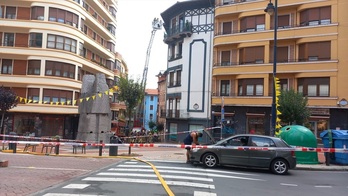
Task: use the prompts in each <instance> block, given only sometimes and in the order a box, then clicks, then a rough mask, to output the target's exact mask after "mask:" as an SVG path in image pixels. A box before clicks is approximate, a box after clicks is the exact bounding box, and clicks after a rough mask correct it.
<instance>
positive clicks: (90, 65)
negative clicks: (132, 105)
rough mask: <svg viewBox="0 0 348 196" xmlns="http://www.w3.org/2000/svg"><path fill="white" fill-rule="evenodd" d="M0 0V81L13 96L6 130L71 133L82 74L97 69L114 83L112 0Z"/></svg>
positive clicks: (73, 133) (74, 127) (114, 8)
mask: <svg viewBox="0 0 348 196" xmlns="http://www.w3.org/2000/svg"><path fill="white" fill-rule="evenodd" d="M0 6H1V9H0V10H1V11H0V13H1V14H0V43H1V44H0V71H1V72H0V84H1V85H4V86H5V87H6V88H12V89H13V90H14V91H15V93H16V94H17V95H18V98H19V104H18V106H17V107H15V108H14V109H11V110H10V113H9V114H8V115H7V118H6V119H7V120H6V129H7V130H6V133H8V132H10V131H15V132H16V133H17V134H19V135H27V134H31V135H35V136H55V135H59V136H61V137H64V138H75V136H76V131H77V127H78V104H79V102H80V101H86V100H81V99H80V97H79V95H80V89H81V85H82V82H81V80H82V77H83V76H84V75H86V74H96V73H102V74H105V78H106V80H107V83H108V85H109V86H110V88H112V87H113V86H114V85H115V82H114V75H115V73H114V71H113V70H114V69H117V66H118V65H119V63H117V64H115V52H116V51H115V44H116V37H115V29H116V22H117V21H116V11H117V2H116V1H115V0H98V1H94V0H60V1H26V0H17V1H1V2H0ZM115 66H116V67H115ZM124 66H126V65H124ZM116 75H117V74H116ZM102 96H109V95H108V93H106V95H105V94H104V93H103V94H102ZM95 98H98V96H95Z"/></svg>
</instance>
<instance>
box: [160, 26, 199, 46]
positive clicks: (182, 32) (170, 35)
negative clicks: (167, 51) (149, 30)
mask: <svg viewBox="0 0 348 196" xmlns="http://www.w3.org/2000/svg"><path fill="white" fill-rule="evenodd" d="M191 35H192V23H190V22H187V23H186V24H185V25H177V26H175V27H174V28H170V29H169V30H168V31H167V34H164V40H163V41H164V42H165V43H166V44H169V43H171V42H175V41H176V40H179V39H182V38H185V37H191Z"/></svg>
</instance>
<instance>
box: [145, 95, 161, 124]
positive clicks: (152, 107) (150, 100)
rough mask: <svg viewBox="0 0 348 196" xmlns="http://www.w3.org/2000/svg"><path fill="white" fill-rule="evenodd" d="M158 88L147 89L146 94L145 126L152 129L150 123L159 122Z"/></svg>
mask: <svg viewBox="0 0 348 196" xmlns="http://www.w3.org/2000/svg"><path fill="white" fill-rule="evenodd" d="M157 105H158V90H157V89H146V90H145V95H144V111H143V126H144V128H145V129H146V130H150V126H149V123H150V122H153V123H155V124H156V122H157Z"/></svg>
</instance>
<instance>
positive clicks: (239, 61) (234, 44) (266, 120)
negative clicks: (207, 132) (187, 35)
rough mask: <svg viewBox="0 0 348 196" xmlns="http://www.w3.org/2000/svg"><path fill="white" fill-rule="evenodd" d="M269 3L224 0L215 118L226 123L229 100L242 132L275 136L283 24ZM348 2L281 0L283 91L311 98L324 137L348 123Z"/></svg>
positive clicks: (231, 117)
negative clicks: (275, 96) (275, 83)
mask: <svg viewBox="0 0 348 196" xmlns="http://www.w3.org/2000/svg"><path fill="white" fill-rule="evenodd" d="M269 2H270V1H269V0H218V1H217V2H216V8H215V36H214V55H213V56H214V67H213V69H212V74H213V76H212V113H213V114H214V118H213V123H214V125H219V120H221V107H222V106H223V107H224V112H225V120H226V121H227V122H230V124H229V125H228V126H230V127H231V128H232V129H234V131H235V133H249V131H250V130H255V131H256V133H257V134H262V135H270V134H272V133H271V132H270V130H271V122H270V121H271V102H272V91H273V76H272V70H273V54H274V50H273V47H274V27H275V25H274V24H275V23H274V15H272V16H271V15H269V14H267V13H265V11H264V10H265V8H266V7H267V4H268V3H269ZM272 2H273V4H274V3H275V0H272ZM347 7H348V1H346V0H322V1H316V0H278V24H277V26H278V29H277V42H276V43H277V45H276V46H277V47H276V50H277V53H276V54H277V56H276V59H277V61H276V76H277V77H278V78H279V80H280V86H281V88H282V89H283V90H285V89H295V91H297V92H301V93H303V95H304V96H307V97H308V107H309V109H310V111H311V116H310V119H309V124H307V125H306V126H308V127H310V129H311V130H312V131H313V133H314V134H315V135H316V136H317V138H319V137H320V136H319V135H320V133H321V132H322V131H323V130H326V129H336V128H340V129H348V110H347V109H348V106H347V99H348V91H347V88H346V86H345V82H346V79H347V75H348V69H347V68H346V65H347V63H348V62H347V61H348V56H347V55H346V49H347V39H348V29H347V27H346V25H345V24H346V23H347V20H348V19H347V18H348V13H347V12H346V8H347ZM222 100H223V101H222ZM226 114H227V115H226ZM217 134H218V133H217Z"/></svg>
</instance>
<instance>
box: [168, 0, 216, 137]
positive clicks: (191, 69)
mask: <svg viewBox="0 0 348 196" xmlns="http://www.w3.org/2000/svg"><path fill="white" fill-rule="evenodd" d="M214 2H215V1H214V0H192V1H182V2H177V3H176V4H174V5H172V6H171V7H169V8H168V9H167V10H165V11H164V12H162V13H161V16H162V19H163V21H164V28H165V31H166V34H165V36H164V42H165V43H166V44H167V45H168V64H167V70H166V72H167V90H166V91H167V92H166V110H167V111H166V129H167V130H168V134H169V139H170V140H171V141H182V140H183V138H184V137H185V136H186V134H187V132H189V131H191V130H197V129H203V128H204V127H208V126H209V125H210V122H211V121H210V113H211V112H210V107H211V103H210V97H211V70H212V57H213V56H212V54H213V50H212V47H213V36H214Z"/></svg>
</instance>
